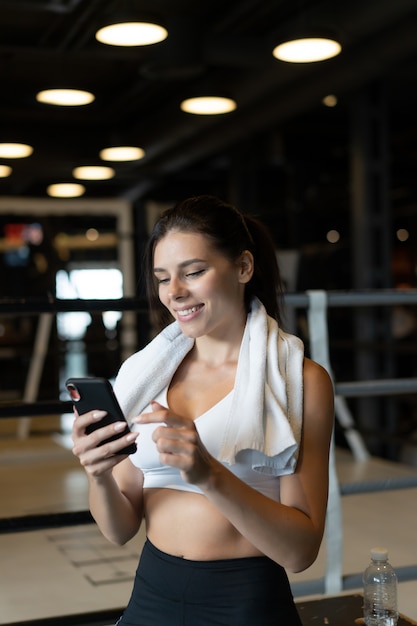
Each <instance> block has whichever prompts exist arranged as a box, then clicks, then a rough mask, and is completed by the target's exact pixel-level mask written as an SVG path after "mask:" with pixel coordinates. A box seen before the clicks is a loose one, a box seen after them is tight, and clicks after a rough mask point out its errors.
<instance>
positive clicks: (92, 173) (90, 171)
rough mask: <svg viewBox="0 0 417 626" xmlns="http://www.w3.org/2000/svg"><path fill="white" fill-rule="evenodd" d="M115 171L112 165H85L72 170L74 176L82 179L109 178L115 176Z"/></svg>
mask: <svg viewBox="0 0 417 626" xmlns="http://www.w3.org/2000/svg"><path fill="white" fill-rule="evenodd" d="M115 173H116V172H115V171H114V169H113V168H112V167H104V166H102V165H85V166H83V167H76V168H75V169H74V170H73V171H72V175H73V176H74V178H78V179H80V180H108V179H109V178H113V176H114V175H115Z"/></svg>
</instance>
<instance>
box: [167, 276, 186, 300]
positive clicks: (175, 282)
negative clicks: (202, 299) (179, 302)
mask: <svg viewBox="0 0 417 626" xmlns="http://www.w3.org/2000/svg"><path fill="white" fill-rule="evenodd" d="M168 295H169V297H170V298H173V299H177V298H181V297H183V296H184V295H186V288H185V285H184V283H183V282H182V281H181V280H180V279H179V278H171V280H170V283H169V292H168Z"/></svg>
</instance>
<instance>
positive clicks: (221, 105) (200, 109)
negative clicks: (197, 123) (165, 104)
mask: <svg viewBox="0 0 417 626" xmlns="http://www.w3.org/2000/svg"><path fill="white" fill-rule="evenodd" d="M236 106H237V105H236V102H235V101H234V100H232V99H231V98H224V97H220V96H199V97H196V98H188V99H187V100H184V101H183V102H181V109H182V111H185V112H186V113H193V114H194V115H220V114H222V113H230V112H231V111H234V110H235V109H236Z"/></svg>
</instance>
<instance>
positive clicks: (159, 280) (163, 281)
mask: <svg viewBox="0 0 417 626" xmlns="http://www.w3.org/2000/svg"><path fill="white" fill-rule="evenodd" d="M156 280H157V283H158V285H166V284H167V283H169V278H157V279H156Z"/></svg>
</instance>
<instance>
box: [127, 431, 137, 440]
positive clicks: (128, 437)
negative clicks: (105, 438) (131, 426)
mask: <svg viewBox="0 0 417 626" xmlns="http://www.w3.org/2000/svg"><path fill="white" fill-rule="evenodd" d="M137 438H138V433H130V434H129V435H126V441H133V440H134V439H137Z"/></svg>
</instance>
